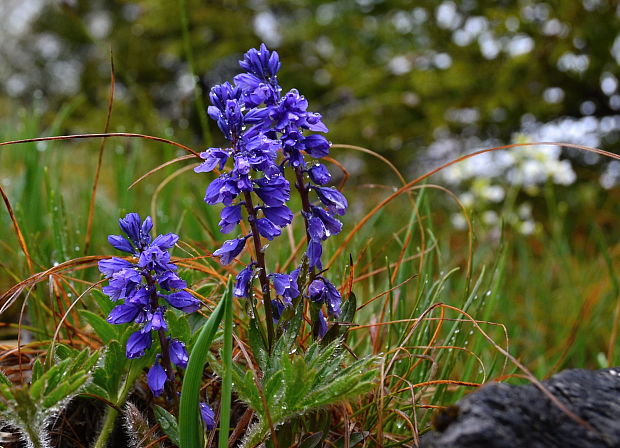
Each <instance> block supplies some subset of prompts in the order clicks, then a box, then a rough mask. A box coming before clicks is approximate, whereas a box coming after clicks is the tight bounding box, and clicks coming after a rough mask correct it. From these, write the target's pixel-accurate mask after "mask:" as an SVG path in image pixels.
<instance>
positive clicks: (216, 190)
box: [205, 175, 240, 205]
mask: <svg viewBox="0 0 620 448" xmlns="http://www.w3.org/2000/svg"><path fill="white" fill-rule="evenodd" d="M239 191H240V190H239V188H238V187H237V183H236V182H235V181H234V180H233V179H232V178H230V176H227V175H223V176H221V177H218V178H217V179H215V180H214V181H213V182H211V183H210V184H209V186H208V187H207V192H206V194H205V202H206V203H207V204H210V205H214V204H218V203H222V204H224V205H231V204H232V201H233V200H234V199H235V198H236V197H237V196H238V195H239Z"/></svg>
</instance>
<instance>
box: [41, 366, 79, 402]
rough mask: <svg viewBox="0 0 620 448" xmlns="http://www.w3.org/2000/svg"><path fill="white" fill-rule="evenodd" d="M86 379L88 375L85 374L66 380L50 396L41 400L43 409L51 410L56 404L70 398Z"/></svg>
mask: <svg viewBox="0 0 620 448" xmlns="http://www.w3.org/2000/svg"><path fill="white" fill-rule="evenodd" d="M87 379H88V375H87V374H85V373H78V374H76V375H73V376H71V377H70V378H68V379H67V381H66V382H63V383H61V384H60V385H59V386H58V387H57V388H56V389H54V390H53V391H52V392H51V393H50V394H48V395H46V396H45V398H44V399H43V403H42V404H43V407H44V408H47V409H49V408H51V407H53V406H55V405H56V404H58V402H60V401H62V400H64V399H66V398H70V397H71V396H72V395H73V394H74V393H75V392H76V391H77V390H78V389H79V388H80V387H81V386H82V385H83V384H84V383H85V382H86V380H87Z"/></svg>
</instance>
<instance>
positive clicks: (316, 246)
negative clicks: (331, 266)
mask: <svg viewBox="0 0 620 448" xmlns="http://www.w3.org/2000/svg"><path fill="white" fill-rule="evenodd" d="M306 255H308V261H309V263H310V267H311V268H317V269H319V270H321V269H323V263H322V262H321V255H323V246H321V242H320V241H315V240H312V239H311V240H310V241H308V249H307V250H306Z"/></svg>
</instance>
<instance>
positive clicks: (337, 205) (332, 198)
mask: <svg viewBox="0 0 620 448" xmlns="http://www.w3.org/2000/svg"><path fill="white" fill-rule="evenodd" d="M314 189H315V190H316V194H317V196H318V197H319V200H320V201H321V202H322V203H323V204H325V205H326V206H327V208H328V209H329V210H330V211H331V212H332V213H336V214H338V215H344V214H345V212H346V211H347V207H348V206H349V204H348V203H347V199H346V198H345V197H344V195H343V194H342V193H340V192H339V191H338V190H335V189H333V188H328V187H314Z"/></svg>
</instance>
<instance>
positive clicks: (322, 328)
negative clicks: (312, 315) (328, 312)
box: [317, 310, 327, 338]
mask: <svg viewBox="0 0 620 448" xmlns="http://www.w3.org/2000/svg"><path fill="white" fill-rule="evenodd" d="M317 327H318V334H319V337H320V338H323V336H325V334H326V333H327V321H325V316H324V315H323V312H322V311H321V310H319V314H318V316H317Z"/></svg>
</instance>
